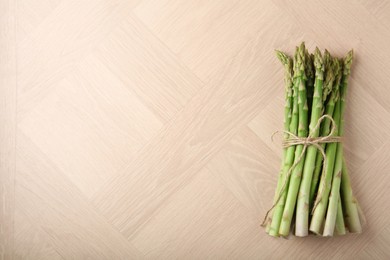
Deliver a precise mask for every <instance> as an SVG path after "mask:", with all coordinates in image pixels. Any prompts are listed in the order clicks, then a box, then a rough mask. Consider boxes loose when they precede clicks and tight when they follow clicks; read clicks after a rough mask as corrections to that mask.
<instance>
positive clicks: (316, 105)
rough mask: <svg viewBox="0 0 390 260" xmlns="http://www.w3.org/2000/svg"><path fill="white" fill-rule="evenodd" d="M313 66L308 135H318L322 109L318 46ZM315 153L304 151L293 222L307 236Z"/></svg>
mask: <svg viewBox="0 0 390 260" xmlns="http://www.w3.org/2000/svg"><path fill="white" fill-rule="evenodd" d="M314 66H315V70H316V73H315V85H314V95H313V104H312V112H311V119H310V125H309V135H310V137H318V135H319V132H320V130H319V128H318V127H317V128H315V127H316V125H317V123H318V120H319V118H320V117H321V115H322V111H323V105H322V92H323V90H322V85H323V81H324V70H325V65H324V61H323V59H322V55H321V52H320V50H319V49H318V48H316V50H315V53H314ZM316 155H317V148H316V147H315V146H309V147H308V148H307V152H306V157H305V165H304V168H303V175H302V182H301V186H300V188H299V197H298V203H297V212H296V222H295V223H296V226H295V235H296V236H307V235H308V233H309V193H310V185H311V179H312V176H313V171H314V167H315V159H316Z"/></svg>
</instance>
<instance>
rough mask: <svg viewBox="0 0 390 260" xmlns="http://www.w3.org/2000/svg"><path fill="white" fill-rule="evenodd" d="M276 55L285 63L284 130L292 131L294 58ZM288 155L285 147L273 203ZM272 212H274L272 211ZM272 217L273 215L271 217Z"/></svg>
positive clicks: (280, 183)
mask: <svg viewBox="0 0 390 260" xmlns="http://www.w3.org/2000/svg"><path fill="white" fill-rule="evenodd" d="M276 56H277V57H278V59H279V60H280V62H281V63H282V64H283V66H284V69H285V76H284V82H285V106H284V130H285V131H290V122H291V113H292V101H293V97H292V95H293V94H292V92H293V82H292V79H293V75H292V66H293V61H292V59H291V58H290V57H289V56H288V55H287V54H285V53H283V52H281V51H276ZM284 138H285V139H287V138H288V135H287V134H285V135H284ZM286 156H287V148H284V149H283V159H282V167H281V170H280V174H279V180H278V184H277V186H276V191H275V196H274V201H273V203H276V200H277V199H278V196H279V192H280V189H281V186H282V185H283V179H284V175H283V163H284V161H285V159H286ZM271 214H272V213H271ZM270 219H271V217H270ZM270 227H271V223H270V221H269V220H268V221H267V227H266V232H267V233H269V230H270Z"/></svg>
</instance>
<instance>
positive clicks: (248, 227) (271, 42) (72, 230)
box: [0, 0, 390, 259]
mask: <svg viewBox="0 0 390 260" xmlns="http://www.w3.org/2000/svg"><path fill="white" fill-rule="evenodd" d="M389 24H390V2H388V1H386V0H376V1H370V2H369V1H363V0H361V1H352V0H351V1H349V0H348V1H336V0H331V1H310V2H308V1H303V0H302V1H301V0H299V1H288V0H261V1H258V0H256V1H255V0H249V1H236V0H226V1H203V0H202V1H183V0H160V1H152V0H132V1H127V0H110V1H105V0H95V1H92V0H82V1H76V0H69V1H68V0H66V1H65V0H55V1H53V0H34V1H27V0H0V34H1V38H0V43H1V46H0V47H1V48H0V54H1V55H0V69H1V75H0V82H1V89H0V105H1V111H0V118H1V125H2V127H1V128H0V171H1V172H0V181H1V188H0V196H1V203H2V204H1V209H0V213H1V214H0V221H1V230H0V242H1V247H0V250H1V251H0V252H1V256H0V257H1V258H2V259H12V258H14V259H144V258H146V259H224V258H229V259H280V258H289V259H306V258H310V259H317V258H318V259H356V258H359V259H388V258H389V257H390V246H389V243H390V235H389V234H390V220H389V216H390V209H389V207H388V201H389V199H390V196H389V193H388V190H389V189H390V184H389V183H390V175H389V174H388V173H389V171H390V148H389V147H390V146H389V145H390V90H389V88H388V84H389V82H390V73H389V68H390V45H389V40H390V26H389ZM302 40H305V41H306V44H307V46H308V47H309V48H310V49H311V50H313V49H314V47H315V46H316V45H318V46H320V47H322V48H325V47H326V48H328V49H329V50H330V51H331V52H332V53H333V54H335V55H342V54H344V53H346V51H347V50H349V49H351V48H354V50H355V53H356V62H355V64H354V66H353V72H352V79H351V87H350V92H349V99H348V108H347V116H346V124H347V129H346V154H347V157H348V158H347V159H348V163H349V167H350V172H351V178H352V182H353V188H354V190H355V193H356V196H357V197H358V199H359V201H360V204H361V207H362V208H363V210H364V212H365V214H366V218H367V225H366V226H365V228H364V233H363V234H362V235H359V236H353V235H347V236H344V237H335V238H332V239H319V238H315V237H309V238H305V239H293V240H283V239H273V238H271V237H268V236H267V235H266V234H265V233H264V230H262V229H261V228H260V221H261V219H262V217H263V216H264V213H265V211H266V210H267V209H268V208H269V207H270V205H271V201H272V197H273V193H274V188H275V186H276V180H277V173H278V168H279V165H280V155H281V147H280V145H279V143H278V142H275V143H273V142H271V140H270V135H271V134H272V133H273V132H274V131H275V130H278V129H280V128H281V127H282V121H283V119H282V116H283V95H284V93H283V68H282V66H281V65H280V64H279V62H278V61H277V60H276V58H275V57H274V52H273V50H274V49H276V48H277V49H282V50H286V51H292V50H293V49H294V46H295V45H296V44H299V43H300V41H302Z"/></svg>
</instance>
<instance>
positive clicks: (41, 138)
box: [19, 56, 162, 197]
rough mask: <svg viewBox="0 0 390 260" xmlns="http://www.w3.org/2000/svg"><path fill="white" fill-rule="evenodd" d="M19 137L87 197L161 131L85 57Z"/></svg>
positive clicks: (124, 88) (28, 120)
mask: <svg viewBox="0 0 390 260" xmlns="http://www.w3.org/2000/svg"><path fill="white" fill-rule="evenodd" d="M23 117H24V118H23V120H21V121H20V123H19V128H20V129H21V131H22V132H23V133H24V134H26V135H27V136H29V138H31V140H33V142H34V143H35V144H36V145H37V146H38V147H39V148H40V149H41V150H42V151H43V152H44V153H45V154H47V157H49V158H50V159H51V160H52V161H53V163H55V165H56V166H57V167H58V168H59V169H61V171H63V172H64V173H65V174H66V175H67V176H68V178H70V179H71V180H72V181H73V182H74V183H75V184H76V185H77V187H78V188H79V189H80V190H82V191H83V193H84V194H85V195H86V196H88V197H91V196H92V195H93V194H94V193H95V192H96V191H97V190H99V189H100V188H101V187H102V185H104V183H105V182H106V181H107V180H109V179H110V178H112V177H113V176H115V174H116V173H117V172H118V171H119V170H120V169H122V167H124V165H126V164H127V163H128V162H129V161H130V160H131V159H132V158H133V157H134V156H136V153H137V151H138V150H139V149H140V148H141V147H143V145H144V144H145V143H146V142H148V141H149V140H150V138H152V137H153V136H154V135H155V134H157V132H158V130H159V129H160V128H161V127H162V124H161V122H160V121H159V119H158V118H157V117H156V116H154V114H153V113H152V112H151V111H150V110H149V109H148V108H147V107H146V106H145V105H144V104H143V103H142V102H140V101H139V98H138V97H137V96H136V95H134V94H133V93H132V92H130V91H129V89H128V88H127V86H126V85H124V84H123V82H121V81H120V80H119V79H118V78H117V77H116V76H115V75H114V74H113V73H112V72H111V70H110V69H109V68H107V67H106V66H105V64H103V63H102V62H100V61H99V60H97V59H95V58H94V56H90V57H89V58H87V59H85V60H84V61H82V62H80V64H78V65H77V66H76V68H75V69H74V70H73V72H72V73H71V74H70V75H68V76H67V77H65V79H64V80H62V81H60V82H58V83H57V84H52V86H51V88H50V89H48V90H46V91H45V97H44V98H43V99H42V100H41V102H39V103H36V104H35V107H34V109H30V110H29V111H28V113H27V112H26V113H25V114H24V116H23Z"/></svg>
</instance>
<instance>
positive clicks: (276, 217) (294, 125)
mask: <svg viewBox="0 0 390 260" xmlns="http://www.w3.org/2000/svg"><path fill="white" fill-rule="evenodd" d="M297 54H298V48H297V49H296V51H295V55H294V62H293V63H294V64H293V65H294V71H295V66H296V63H297V62H296V61H297ZM298 84H299V81H298V78H296V77H295V75H294V81H293V108H292V116H291V122H290V132H291V133H293V134H297V129H298ZM294 152H295V146H290V147H288V148H287V152H286V158H285V160H284V163H283V170H282V172H283V173H282V174H283V180H282V181H281V182H282V184H283V185H284V186H285V187H284V191H283V192H282V194H281V195H280V198H279V201H278V202H277V204H276V206H275V208H274V211H273V215H272V221H271V227H270V229H269V234H270V235H271V236H279V227H280V220H281V218H282V213H283V209H284V204H285V201H286V196H287V190H288V185H289V177H288V176H287V173H288V171H289V169H290V168H291V166H292V164H293V163H294ZM283 185H282V186H283ZM280 189H282V187H280ZM279 192H280V191H279Z"/></svg>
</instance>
